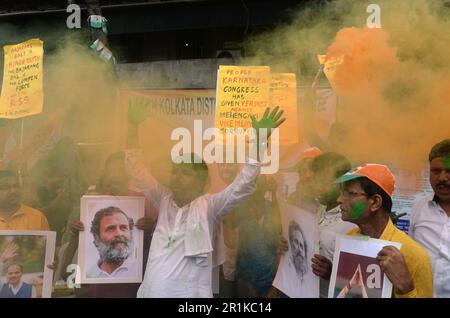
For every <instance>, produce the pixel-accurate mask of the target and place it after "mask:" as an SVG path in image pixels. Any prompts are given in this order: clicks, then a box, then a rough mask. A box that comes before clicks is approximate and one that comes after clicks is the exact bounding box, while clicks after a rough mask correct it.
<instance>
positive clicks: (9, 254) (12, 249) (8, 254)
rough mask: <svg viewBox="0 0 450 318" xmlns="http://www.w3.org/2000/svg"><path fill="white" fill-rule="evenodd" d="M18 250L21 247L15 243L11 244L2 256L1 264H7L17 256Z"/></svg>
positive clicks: (0, 258)
mask: <svg viewBox="0 0 450 318" xmlns="http://www.w3.org/2000/svg"><path fill="white" fill-rule="evenodd" d="M18 250H19V247H18V246H17V245H16V244H15V243H9V244H8V245H7V246H6V248H5V250H4V251H3V253H2V254H1V255H0V263H5V262H6V261H7V260H9V259H11V258H13V257H14V256H16V255H17V251H18Z"/></svg>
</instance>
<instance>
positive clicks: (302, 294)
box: [273, 202, 319, 298]
mask: <svg viewBox="0 0 450 318" xmlns="http://www.w3.org/2000/svg"><path fill="white" fill-rule="evenodd" d="M280 213H281V222H282V230H283V236H284V237H286V238H287V240H288V246H289V249H288V251H287V252H286V253H284V254H283V256H282V257H281V260H280V265H279V266H278V271H277V274H276V276H275V280H274V282H273V286H275V287H276V288H278V289H279V290H281V291H282V292H283V293H285V294H286V295H288V296H289V297H291V298H315V297H318V288H319V281H318V278H317V276H316V275H314V274H313V272H312V270H311V259H312V257H313V255H314V253H316V251H317V250H318V246H317V236H318V229H317V215H316V214H315V213H311V212H309V211H306V210H303V209H300V208H298V207H295V206H293V205H290V204H287V203H284V202H280Z"/></svg>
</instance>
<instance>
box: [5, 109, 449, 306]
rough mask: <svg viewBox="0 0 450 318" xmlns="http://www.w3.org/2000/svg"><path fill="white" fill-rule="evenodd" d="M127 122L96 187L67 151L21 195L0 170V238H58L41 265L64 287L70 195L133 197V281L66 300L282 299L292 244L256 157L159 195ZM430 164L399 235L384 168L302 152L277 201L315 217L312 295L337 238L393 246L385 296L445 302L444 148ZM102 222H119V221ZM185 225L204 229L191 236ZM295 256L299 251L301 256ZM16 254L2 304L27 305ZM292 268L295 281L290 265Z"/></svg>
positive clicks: (273, 120)
mask: <svg viewBox="0 0 450 318" xmlns="http://www.w3.org/2000/svg"><path fill="white" fill-rule="evenodd" d="M128 115H129V116H128V137H127V149H126V150H125V151H123V152H120V153H116V154H112V155H111V156H109V158H108V159H107V160H106V162H105V165H104V171H103V174H102V176H101V178H100V180H99V181H98V182H97V184H96V185H95V186H90V187H89V186H88V185H87V184H86V183H85V182H84V181H83V180H82V178H81V177H80V175H79V173H78V170H79V167H77V166H76V163H73V162H71V161H70V160H65V159H61V157H64V156H59V155H58V154H61V153H64V154H67V153H68V152H70V151H67V149H70V142H65V144H64V145H63V146H60V147H62V148H63V151H61V150H59V151H56V152H55V153H56V155H53V156H49V158H47V159H46V161H45V162H44V163H43V166H44V167H45V169H41V172H40V173H41V174H42V175H41V177H40V178H38V180H39V184H35V186H34V187H27V188H24V187H22V186H21V183H20V182H19V181H20V180H19V174H18V173H17V169H15V167H14V163H2V165H1V167H0V230H30V231H39V230H52V231H56V232H57V247H58V248H57V253H56V262H55V263H54V264H48V266H49V267H50V268H51V269H53V270H54V275H55V279H54V280H55V281H56V280H65V279H68V275H69V273H68V272H67V271H66V268H67V267H68V266H69V265H70V264H76V262H77V253H78V236H79V233H80V232H81V231H84V230H85V225H84V224H83V223H82V222H81V221H80V219H79V216H80V203H79V202H80V197H81V196H82V195H83V194H99V195H114V196H121V195H126V196H143V197H145V200H146V201H145V205H146V206H145V217H144V218H142V219H140V220H138V221H137V222H136V224H130V227H133V226H136V227H137V228H138V229H139V230H142V231H144V247H143V248H144V264H143V268H144V269H145V271H144V277H143V281H142V283H140V284H139V283H137V284H127V283H126V284H90V285H81V287H80V288H75V289H74V291H75V296H76V297H96V298H99V297H185V298H192V297H213V296H216V297H263V298H264V297H287V296H286V295H284V294H283V293H282V292H281V291H279V290H277V289H276V288H275V287H273V286H272V283H273V280H274V278H275V274H276V272H277V268H278V265H279V263H280V257H281V255H283V253H285V252H286V251H287V249H288V246H291V247H292V248H294V247H295V244H296V242H288V241H287V238H284V237H283V235H282V231H281V219H280V218H281V217H280V210H279V204H278V199H277V195H276V192H277V191H276V190H277V184H276V183H274V181H273V180H271V179H268V178H266V177H265V176H260V175H259V173H260V166H261V164H260V162H261V158H260V157H259V151H256V152H253V153H254V154H256V157H254V158H252V157H249V158H248V160H247V163H246V164H244V165H243V167H242V169H241V170H240V171H238V168H237V167H238V165H237V164H220V165H219V166H218V170H219V176H220V177H221V178H222V179H223V181H224V182H226V183H227V184H228V186H227V187H226V188H225V189H224V190H222V191H221V192H218V193H214V194H209V193H206V192H205V190H206V188H207V184H208V180H209V171H208V166H207V165H206V164H205V163H204V162H202V161H201V160H192V161H191V162H192V163H181V164H175V163H174V164H173V168H172V171H171V179H170V182H169V185H168V187H164V186H162V185H161V184H160V183H159V182H158V181H157V180H156V179H155V178H154V177H153V176H152V174H151V173H150V171H149V170H148V169H147V167H146V166H145V165H144V164H143V160H142V154H141V151H140V150H139V125H140V124H141V123H142V122H143V121H144V120H145V119H146V116H147V115H146V114H145V112H144V111H142V109H139V106H130V109H129V113H128ZM282 115H283V112H282V111H280V110H279V109H278V108H275V109H274V110H271V111H270V110H267V111H266V113H265V114H264V116H263V117H262V118H261V119H260V120H259V121H258V120H256V119H255V118H253V119H252V123H253V127H255V128H257V131H258V129H259V128H269V129H270V128H275V127H278V126H279V125H281V124H282V122H283V121H284V119H283V118H282ZM260 138H262V137H261V136H259V135H258V136H257V137H256V142H254V143H251V146H254V147H257V149H259V147H261V145H264V144H266V143H267V140H261V139H260ZM64 149H65V150H64ZM250 153H252V152H250ZM191 156H192V159H194V156H195V155H194V154H192V155H191ZM197 161H200V163H195V162H197ZM429 165H430V184H431V187H432V189H433V191H434V193H433V194H432V195H429V196H426V197H423V198H422V199H420V200H419V201H417V202H416V203H415V204H414V206H413V209H412V213H411V222H410V229H409V233H405V232H403V231H401V230H399V229H398V228H396V226H395V225H394V223H393V221H392V219H391V212H392V196H393V193H394V190H395V178H394V176H393V174H392V173H391V171H390V170H389V168H388V167H387V166H386V165H383V164H365V165H362V166H359V167H352V165H351V163H350V162H349V160H348V159H347V158H346V157H345V156H343V155H342V154H339V153H336V152H332V151H324V152H322V151H321V150H320V149H318V148H315V147H312V148H308V149H306V150H305V151H304V153H303V157H302V158H301V160H300V161H299V163H298V165H297V167H298V170H297V171H298V178H299V181H298V184H297V188H296V190H295V191H294V192H292V193H291V194H290V195H289V197H288V198H287V202H288V203H289V204H291V205H294V206H297V207H300V208H302V209H304V210H307V211H311V212H313V213H317V214H318V215H319V217H318V220H319V221H318V229H319V246H320V252H319V253H318V254H315V255H313V257H312V272H313V273H314V274H315V275H317V276H318V277H319V278H320V297H327V295H328V287H329V282H330V276H331V269H332V261H333V256H334V249H335V241H336V237H337V235H346V234H348V235H352V234H354V233H360V234H362V235H366V236H369V237H372V238H376V239H382V240H386V241H392V242H399V243H401V244H402V248H401V249H400V250H399V249H397V248H395V247H393V246H387V247H384V248H383V249H382V250H381V251H380V252H379V253H378V257H377V260H378V262H379V265H380V267H381V269H382V270H383V272H384V273H385V274H386V275H387V277H388V278H389V280H390V281H391V282H392V285H393V294H392V296H393V297H398V298H416V297H450V275H449V274H448V272H446V270H447V269H450V221H449V220H450V218H449V217H450V139H445V140H443V141H441V142H439V143H437V144H435V145H433V146H432V147H431V150H430V152H429ZM352 168H353V169H352ZM22 190H23V191H22ZM268 192H269V193H272V196H271V197H272V199H271V200H267V196H266V194H267V193H268ZM30 205H31V206H30ZM103 212H104V213H103V214H104V215H105V216H107V217H113V216H115V215H116V216H117V215H118V216H117V217H122V218H123V216H122V215H121V211H116V210H111V211H109V210H108V211H103ZM103 214H102V215H103ZM183 220H184V221H183ZM97 221H98V222H101V220H97ZM192 222H196V224H197V225H198V226H200V227H201V229H202V231H198V229H197V232H195V233H194V232H193V231H194V230H193V229H192V227H190V226H189V224H192ZM295 230H296V229H295V228H294V227H292V231H295ZM199 233H201V234H199ZM218 233H220V234H219V235H223V238H224V240H223V241H224V251H225V261H224V262H220V260H219V258H218V257H217V255H215V253H213V252H214V251H215V250H216V246H215V244H216V240H215V239H214V238H215V236H216V235H218ZM93 235H94V237H95V238H96V242H97V244H98V245H99V246H100V245H101V244H104V246H103V245H102V248H103V249H104V250H105V251H107V250H108V244H110V242H113V241H114V239H117V238H115V237H107V236H103V234H102V233H101V231H97V232H95V233H94V232H93ZM97 239H98V241H97ZM168 240H169V241H168ZM194 242H196V243H195V244H194ZM198 242H200V243H198ZM168 243H170V244H168ZM302 248H303V247H302V246H298V250H299V252H301V249H302ZM99 251H100V249H99ZM14 252H15V251H14V246H10V247H9V248H8V249H7V250H5V251H0V270H1V271H2V276H5V277H6V281H5V282H2V283H1V284H0V297H30V295H32V294H33V293H35V291H34V289H33V287H32V286H30V285H28V284H25V283H20V276H21V274H22V273H21V272H22V268H21V267H20V266H19V265H18V264H9V263H8V262H7V261H8V260H9V259H11V258H13V256H14ZM102 259H103V260H104V263H103V264H100V265H101V268H99V269H97V270H103V271H102V272H103V273H105V275H108V270H107V268H108V266H109V265H110V264H108V257H107V256H105V257H104V258H102ZM5 264H9V265H5ZM218 268H219V269H220V284H219V291H218V292H217V291H216V292H214V291H213V282H212V273H213V271H214V270H216V269H218ZM298 270H299V271H300V272H301V271H302V269H301V267H300V266H299V269H298ZM110 272H112V271H110ZM349 288H351V286H349Z"/></svg>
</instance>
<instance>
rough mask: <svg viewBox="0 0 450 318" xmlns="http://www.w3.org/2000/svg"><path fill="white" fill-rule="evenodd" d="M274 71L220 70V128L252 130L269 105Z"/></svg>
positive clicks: (257, 68)
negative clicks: (271, 75)
mask: <svg viewBox="0 0 450 318" xmlns="http://www.w3.org/2000/svg"><path fill="white" fill-rule="evenodd" d="M269 87H270V67H268V66H222V65H221V66H220V67H219V71H218V75H217V92H216V94H217V96H216V104H217V108H216V120H215V126H216V128H219V129H221V130H222V131H224V130H227V129H229V128H231V129H235V130H236V131H238V130H239V129H240V128H243V129H246V128H250V127H251V126H252V121H251V119H250V115H255V116H256V117H257V118H259V117H260V116H261V115H262V114H263V113H264V110H265V109H266V108H267V106H268V104H269Z"/></svg>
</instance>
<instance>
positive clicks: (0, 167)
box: [0, 160, 6, 171]
mask: <svg viewBox="0 0 450 318" xmlns="http://www.w3.org/2000/svg"><path fill="white" fill-rule="evenodd" d="M3 170H6V165H5V162H4V161H3V160H0V171H3Z"/></svg>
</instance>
